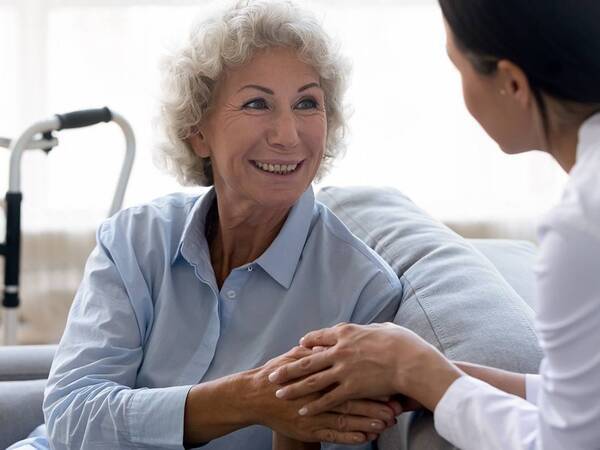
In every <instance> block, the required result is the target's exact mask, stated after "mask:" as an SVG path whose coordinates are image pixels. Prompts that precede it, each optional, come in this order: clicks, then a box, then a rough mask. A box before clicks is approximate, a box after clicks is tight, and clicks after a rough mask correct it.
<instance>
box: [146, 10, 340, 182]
mask: <svg viewBox="0 0 600 450" xmlns="http://www.w3.org/2000/svg"><path fill="white" fill-rule="evenodd" d="M270 47H288V48H293V49H295V50H296V51H297V54H298V58H299V59H300V60H302V61H303V62H305V63H307V64H309V65H311V66H312V67H314V68H315V70H317V72H318V73H319V76H320V82H321V87H322V88H323V90H324V92H325V110H326V113H327V139H326V148H325V152H324V156H323V161H322V162H321V166H320V168H319V170H318V172H317V175H316V177H315V178H316V180H317V181H318V180H319V179H320V178H322V176H323V175H325V174H326V173H327V171H328V170H329V169H330V167H331V165H332V163H333V160H334V159H335V158H336V157H338V156H339V155H340V154H341V153H342V152H343V150H344V146H343V138H344V135H345V132H346V119H345V111H344V105H343V102H342V100H343V95H344V93H345V90H346V84H347V79H348V74H349V70H350V66H349V64H348V62H347V60H346V59H345V58H344V57H343V56H342V55H341V54H340V52H339V49H338V47H337V46H336V45H334V44H333V42H332V40H331V38H330V37H329V36H328V35H327V33H325V31H324V29H323V28H322V26H321V24H320V23H319V22H318V21H317V19H316V18H315V17H314V16H313V15H312V14H311V13H309V12H307V11H305V10H303V9H301V8H299V7H298V6H297V5H295V4H293V3H291V2H290V1H276V0H244V1H238V2H237V3H235V4H234V5H232V6H230V7H228V8H227V9H226V10H224V11H222V12H221V13H220V14H218V15H216V16H214V17H212V18H209V19H205V20H202V21H201V22H198V23H197V24H196V25H195V26H194V27H193V28H192V31H191V33H190V34H189V37H188V39H187V40H186V41H185V43H184V45H183V46H182V47H181V48H179V49H178V50H177V51H175V52H173V53H171V54H170V55H168V56H166V57H165V58H164V59H163V61H162V64H161V72H162V91H161V99H160V115H159V116H158V118H157V119H158V120H157V122H158V125H159V127H160V128H161V131H162V134H163V136H164V138H163V139H162V142H161V143H160V144H159V145H158V146H157V148H156V153H155V161H156V162H157V164H158V165H159V166H161V167H162V168H163V169H165V170H167V171H168V172H170V173H171V174H173V175H175V177H176V178H177V181H179V183H181V184H182V185H201V186H208V185H211V184H213V176H212V168H211V164H210V159H209V158H200V157H198V156H197V155H196V154H195V153H194V151H193V150H192V148H191V147H190V146H189V144H188V143H187V139H188V138H189V137H190V136H191V135H192V134H193V133H194V132H195V130H196V127H197V126H198V124H199V123H200V121H201V120H202V117H203V115H204V114H206V112H207V110H208V108H209V107H210V106H211V99H212V95H213V91H214V89H215V86H216V84H217V81H218V80H219V78H220V77H221V75H222V74H223V70H224V69H225V68H232V67H235V66H239V65H241V64H243V63H244V62H246V61H248V60H249V59H250V58H251V57H252V55H253V54H254V52H255V51H256V50H258V49H264V48H270Z"/></svg>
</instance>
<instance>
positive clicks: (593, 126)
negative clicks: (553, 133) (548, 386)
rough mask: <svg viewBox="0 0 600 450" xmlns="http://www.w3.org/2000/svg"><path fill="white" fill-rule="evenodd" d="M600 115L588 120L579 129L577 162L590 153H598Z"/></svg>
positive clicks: (599, 144) (597, 114)
mask: <svg viewBox="0 0 600 450" xmlns="http://www.w3.org/2000/svg"><path fill="white" fill-rule="evenodd" d="M599 146H600V113H596V114H594V115H593V116H592V117H590V118H588V119H587V120H586V121H585V122H583V125H581V128H579V142H578V144H577V161H580V160H581V159H582V158H584V157H585V155H589V154H590V152H592V149H594V150H593V151H600V148H598V147H599Z"/></svg>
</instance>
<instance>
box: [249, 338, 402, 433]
mask: <svg viewBox="0 0 600 450" xmlns="http://www.w3.org/2000/svg"><path fill="white" fill-rule="evenodd" d="M310 354H312V351H311V350H309V349H306V348H304V347H295V348H294V349H292V350H290V351H289V352H288V353H286V354H284V355H281V356H279V357H277V358H274V359H272V360H271V361H269V362H267V363H266V364H265V365H264V366H262V367H260V368H258V369H254V370H251V371H248V374H249V375H250V376H251V382H250V384H249V386H248V387H249V389H248V391H247V392H246V393H245V396H246V397H247V398H246V401H247V402H248V405H249V407H250V412H251V414H252V416H253V417H252V419H251V422H252V423H257V424H261V425H264V426H267V427H269V428H271V429H272V430H274V431H276V432H278V433H281V434H282V435H285V436H287V437H289V438H292V439H295V440H299V441H304V442H320V441H327V442H336V443H341V444H358V443H361V442H366V441H367V440H372V439H375V438H376V437H377V434H378V433H380V432H382V431H383V430H385V429H386V428H387V427H388V426H390V425H392V424H393V418H394V415H395V412H394V410H393V409H392V407H390V406H389V405H386V404H385V403H382V402H376V401H368V400H355V401H350V402H341V403H340V405H336V408H331V409H330V410H327V411H326V412H323V413H320V414H315V415H313V416H311V417H308V416H307V417H299V416H298V409H299V408H300V407H301V406H303V405H304V404H305V403H308V402H310V401H313V400H316V399H317V398H318V394H313V395H309V396H298V397H296V398H295V399H294V400H281V399H278V398H276V396H275V390H276V386H274V385H273V384H271V383H270V382H269V380H268V378H267V377H268V375H269V374H270V373H272V372H273V371H274V370H277V369H279V368H280V367H281V366H283V365H285V364H288V363H292V362H295V361H297V360H298V359H299V358H302V357H305V356H308V355H310Z"/></svg>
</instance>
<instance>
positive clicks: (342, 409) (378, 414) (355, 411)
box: [333, 400, 396, 426]
mask: <svg viewBox="0 0 600 450" xmlns="http://www.w3.org/2000/svg"><path fill="white" fill-rule="evenodd" d="M333 411H334V412H337V413H341V414H351V415H353V416H364V417H371V418H373V419H380V420H382V421H384V422H385V423H386V424H387V425H388V426H391V425H392V424H393V423H394V418H395V416H396V414H395V411H394V409H392V408H391V407H390V406H388V405H386V404H385V403H380V402H374V401H371V400H349V401H347V402H345V403H343V404H341V405H340V406H338V407H337V408H334V409H333Z"/></svg>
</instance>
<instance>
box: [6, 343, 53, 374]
mask: <svg viewBox="0 0 600 450" xmlns="http://www.w3.org/2000/svg"><path fill="white" fill-rule="evenodd" d="M55 352H56V345H9V346H0V381H23V380H40V379H46V378H48V374H49V373H50V366H51V365H52V359H53V358H54V353H55Z"/></svg>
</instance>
